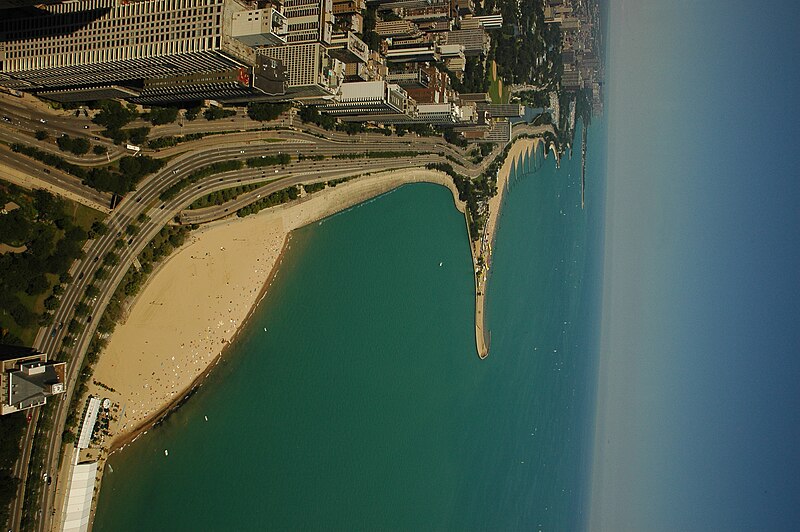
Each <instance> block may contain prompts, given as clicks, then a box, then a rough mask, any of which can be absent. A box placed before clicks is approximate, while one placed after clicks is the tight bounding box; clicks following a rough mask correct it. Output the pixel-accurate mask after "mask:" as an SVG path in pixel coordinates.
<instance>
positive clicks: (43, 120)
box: [39, 118, 47, 124]
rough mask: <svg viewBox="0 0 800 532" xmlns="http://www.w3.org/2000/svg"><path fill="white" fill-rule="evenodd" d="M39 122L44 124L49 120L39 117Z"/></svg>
mask: <svg viewBox="0 0 800 532" xmlns="http://www.w3.org/2000/svg"><path fill="white" fill-rule="evenodd" d="M39 122H41V123H42V124H46V123H47V120H45V119H44V118H40V119H39Z"/></svg>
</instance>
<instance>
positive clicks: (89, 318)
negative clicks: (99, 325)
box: [86, 314, 92, 323]
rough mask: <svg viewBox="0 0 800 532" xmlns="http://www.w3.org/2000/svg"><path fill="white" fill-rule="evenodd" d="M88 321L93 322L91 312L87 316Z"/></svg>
mask: <svg viewBox="0 0 800 532" xmlns="http://www.w3.org/2000/svg"><path fill="white" fill-rule="evenodd" d="M86 323H92V315H91V314H89V316H88V317H87V318H86Z"/></svg>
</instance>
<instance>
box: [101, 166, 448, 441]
mask: <svg viewBox="0 0 800 532" xmlns="http://www.w3.org/2000/svg"><path fill="white" fill-rule="evenodd" d="M411 182H433V183H438V184H442V185H445V186H447V187H448V188H449V189H450V190H451V191H452V192H453V196H454V201H455V204H456V207H457V208H458V209H459V210H461V211H462V212H463V209H464V206H463V205H462V204H461V203H460V202H459V201H458V200H457V191H456V189H455V187H454V186H453V184H452V181H451V179H450V178H449V177H448V176H446V175H445V174H442V173H439V172H433V171H429V170H406V171H402V172H401V171H394V172H386V173H383V174H375V175H370V176H362V177H359V178H357V179H354V180H352V181H348V182H346V183H342V184H339V185H338V186H336V187H335V188H327V189H325V190H324V191H321V192H317V193H315V194H312V195H309V196H306V197H304V198H303V199H301V200H300V201H298V202H295V203H292V204H289V205H284V206H280V207H276V208H273V209H269V210H266V211H262V212H261V213H259V214H257V215H253V216H248V217H245V218H232V219H227V220H222V221H219V222H214V223H211V224H208V225H206V226H204V227H203V228H201V229H199V230H197V231H195V232H193V233H192V234H191V235H190V237H189V239H188V241H187V243H186V244H184V245H183V246H182V247H181V248H180V249H179V250H177V251H175V252H174V253H173V254H172V255H171V256H170V257H169V259H168V260H167V261H166V262H165V263H164V264H162V265H161V266H160V267H159V269H158V270H157V272H155V273H154V274H153V275H151V278H150V281H149V282H148V284H147V285H146V286H145V287H144V289H143V290H142V292H141V293H140V294H139V296H138V297H137V299H136V300H135V302H134V304H133V305H132V308H131V309H130V313H129V316H128V318H127V320H126V321H125V323H123V324H120V325H118V326H117V328H116V330H115V331H114V333H113V334H112V336H111V338H110V341H109V343H108V346H107V347H106V349H105V351H104V352H103V354H102V355H101V357H100V360H99V361H98V362H97V365H96V367H95V371H94V375H93V383H91V384H90V386H89V394H92V395H99V396H100V397H108V398H109V399H111V401H112V402H113V403H115V405H116V406H117V411H116V415H117V420H116V421H115V422H113V423H111V426H110V427H109V429H110V435H109V437H108V438H107V439H106V443H105V444H104V448H105V451H106V452H108V451H113V450H114V449H115V448H117V447H119V446H121V445H123V444H124V443H126V442H127V441H129V440H130V439H132V437H134V436H135V435H136V434H137V433H138V432H139V431H141V430H143V429H144V428H146V427H148V426H149V425H151V424H152V422H154V421H156V420H157V419H158V418H159V417H160V416H161V415H163V413H164V411H165V409H167V408H169V407H170V406H171V405H173V404H174V403H176V402H177V401H179V400H180V399H181V398H182V397H183V396H184V395H185V394H186V393H187V392H188V391H189V389H190V388H191V387H193V386H194V385H195V384H196V383H197V382H198V381H199V380H200V379H201V378H202V377H203V376H204V374H205V372H206V371H207V369H209V368H210V367H211V366H213V364H214V363H215V362H216V360H217V357H218V356H220V354H221V353H222V352H223V350H224V348H225V347H226V346H227V345H228V344H229V343H230V342H231V340H232V339H233V338H234V336H235V334H236V332H237V330H238V329H239V328H240V327H241V326H242V324H243V323H244V322H245V320H246V319H247V317H248V315H249V313H250V312H251V310H252V309H253V308H254V306H255V305H256V304H257V303H258V301H259V300H260V298H261V297H262V296H263V294H264V290H265V289H266V285H265V284H268V282H269V281H270V279H271V275H272V273H273V271H274V269H275V268H277V267H279V265H280V258H281V254H282V250H283V249H284V246H285V245H286V242H287V240H288V236H289V233H290V232H291V231H292V230H293V229H296V228H298V227H302V226H304V225H307V224H309V223H312V222H314V221H316V220H319V219H321V218H323V217H325V216H328V215H331V214H334V213H336V212H339V211H341V210H344V209H346V208H348V207H351V206H353V205H356V204H358V203H361V202H363V201H365V200H368V199H370V198H372V197H375V196H377V195H379V194H381V193H384V192H387V191H389V190H391V189H393V188H396V187H398V186H400V185H403V184H405V183H411ZM104 454H105V453H104Z"/></svg>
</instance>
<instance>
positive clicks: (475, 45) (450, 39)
mask: <svg viewBox="0 0 800 532" xmlns="http://www.w3.org/2000/svg"><path fill="white" fill-rule="evenodd" d="M445 35H446V39H447V44H460V45H462V46H463V47H464V55H465V56H467V57H472V56H480V55H485V54H487V53H489V34H488V33H486V32H485V31H484V30H483V28H476V29H471V30H453V31H448V32H447V33H445Z"/></svg>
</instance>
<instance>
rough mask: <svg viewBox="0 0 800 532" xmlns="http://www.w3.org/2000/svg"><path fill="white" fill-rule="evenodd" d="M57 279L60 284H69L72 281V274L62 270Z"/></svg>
mask: <svg viewBox="0 0 800 532" xmlns="http://www.w3.org/2000/svg"><path fill="white" fill-rule="evenodd" d="M58 280H59V282H61V284H69V283H71V282H72V276H71V275H70V274H69V273H67V272H64V273H62V274H61V275H60V276H59V277H58Z"/></svg>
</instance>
